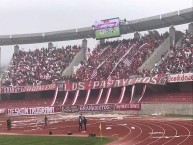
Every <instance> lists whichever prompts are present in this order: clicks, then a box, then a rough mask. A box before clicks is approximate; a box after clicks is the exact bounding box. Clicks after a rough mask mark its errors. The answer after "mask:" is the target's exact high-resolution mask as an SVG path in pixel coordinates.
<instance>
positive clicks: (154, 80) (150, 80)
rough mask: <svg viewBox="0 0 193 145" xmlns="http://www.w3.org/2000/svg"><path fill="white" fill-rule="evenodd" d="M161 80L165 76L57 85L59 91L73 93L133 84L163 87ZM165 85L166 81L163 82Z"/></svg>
mask: <svg viewBox="0 0 193 145" xmlns="http://www.w3.org/2000/svg"><path fill="white" fill-rule="evenodd" d="M163 79H165V80H166V77H165V76H158V75H157V76H155V77H144V78H132V79H120V80H112V79H108V80H104V81H87V82H76V83H68V82H67V83H64V84H58V88H59V91H75V90H89V89H100V88H116V87H123V86H129V85H134V84H140V83H141V84H157V85H164V81H163ZM165 83H166V81H165Z"/></svg>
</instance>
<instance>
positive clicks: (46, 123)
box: [44, 115, 48, 126]
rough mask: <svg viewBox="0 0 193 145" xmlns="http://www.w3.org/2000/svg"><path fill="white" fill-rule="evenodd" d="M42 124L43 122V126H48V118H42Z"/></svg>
mask: <svg viewBox="0 0 193 145" xmlns="http://www.w3.org/2000/svg"><path fill="white" fill-rule="evenodd" d="M44 122H45V126H47V125H48V117H47V116H46V115H45V117H44Z"/></svg>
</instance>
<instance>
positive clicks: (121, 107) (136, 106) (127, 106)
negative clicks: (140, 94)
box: [115, 103, 141, 111]
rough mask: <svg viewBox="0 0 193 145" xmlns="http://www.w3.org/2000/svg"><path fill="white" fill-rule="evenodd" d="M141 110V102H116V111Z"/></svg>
mask: <svg viewBox="0 0 193 145" xmlns="http://www.w3.org/2000/svg"><path fill="white" fill-rule="evenodd" d="M126 110H136V111H140V110H141V103H129V104H116V105H115V111H126Z"/></svg>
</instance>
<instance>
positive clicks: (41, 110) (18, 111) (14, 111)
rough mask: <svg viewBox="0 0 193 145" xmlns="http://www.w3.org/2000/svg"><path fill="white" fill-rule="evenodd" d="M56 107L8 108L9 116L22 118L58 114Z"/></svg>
mask: <svg viewBox="0 0 193 145" xmlns="http://www.w3.org/2000/svg"><path fill="white" fill-rule="evenodd" d="M57 111H58V110H57V109H55V107H23V108H19V107H18V108H8V109H7V115H9V116H20V115H45V114H54V113H57Z"/></svg>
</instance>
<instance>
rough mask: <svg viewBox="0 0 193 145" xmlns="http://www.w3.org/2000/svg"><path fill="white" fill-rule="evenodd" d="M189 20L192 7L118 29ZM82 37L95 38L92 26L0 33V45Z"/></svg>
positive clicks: (149, 27) (126, 30) (124, 30)
mask: <svg viewBox="0 0 193 145" xmlns="http://www.w3.org/2000/svg"><path fill="white" fill-rule="evenodd" d="M190 22H193V7H191V8H188V9H183V10H180V11H175V12H171V13H166V14H162V15H157V16H152V17H147V18H142V19H137V20H132V21H126V22H122V23H121V25H120V29H121V34H127V33H133V32H136V31H146V30H152V29H159V28H164V27H169V26H171V25H181V24H186V23H190ZM84 38H95V34H94V28H93V27H92V26H90V27H84V28H77V29H71V30H62V31H53V32H44V33H29V34H13V35H0V46H4V45H15V44H33V43H44V42H54V41H66V40H78V39H84Z"/></svg>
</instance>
